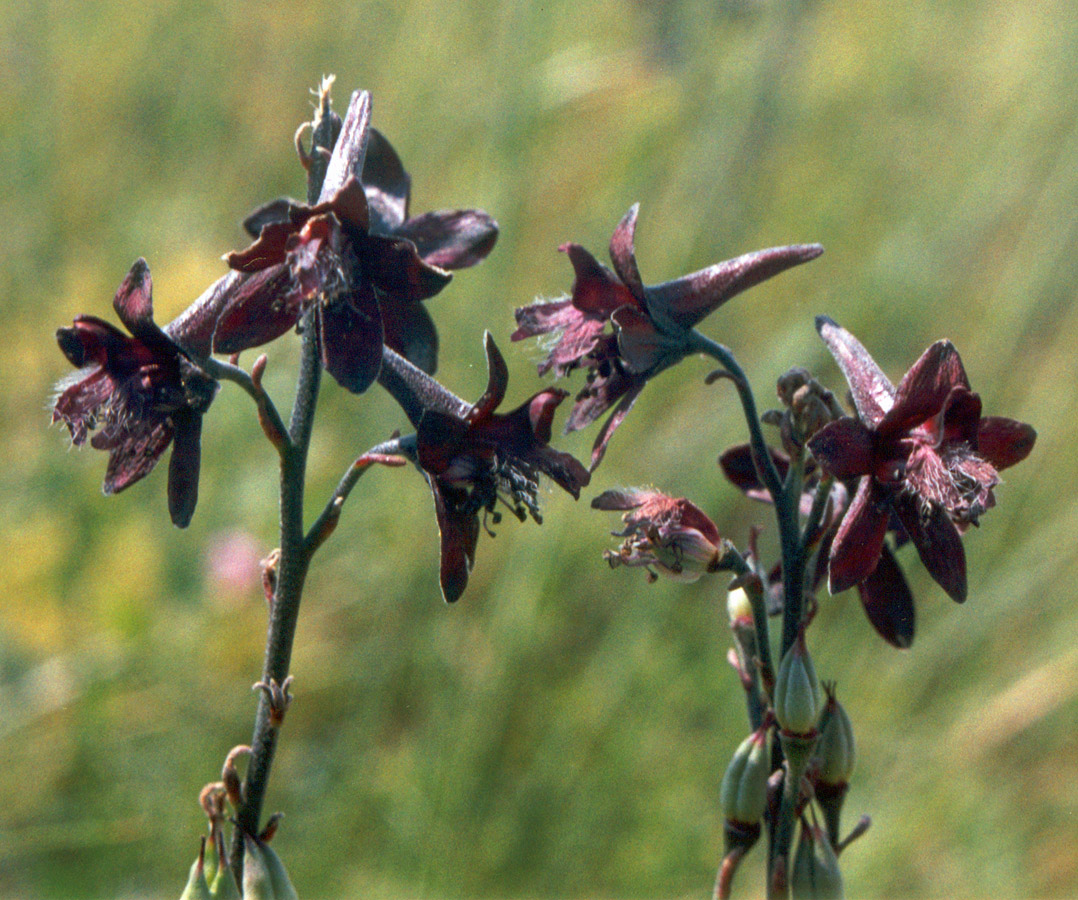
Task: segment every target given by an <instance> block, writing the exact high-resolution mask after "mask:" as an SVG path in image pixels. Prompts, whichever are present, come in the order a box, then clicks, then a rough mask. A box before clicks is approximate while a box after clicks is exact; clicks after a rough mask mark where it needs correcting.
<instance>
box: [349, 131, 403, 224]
mask: <svg viewBox="0 0 1078 900" xmlns="http://www.w3.org/2000/svg"><path fill="white" fill-rule="evenodd" d="M360 181H362V182H363V187H364V188H365V189H366V191H367V202H368V203H370V205H371V212H372V213H373V214H374V218H375V225H374V230H375V231H378V232H380V233H381V234H393V233H394V232H395V231H396V230H397V229H398V228H399V227H400V226H401V225H403V224H404V222H405V220H406V219H407V218H408V195H409V194H410V193H411V190H412V179H411V178H410V177H409V175H408V172H407V171H405V168H404V163H402V162H401V158H400V157H399V156H398V155H397V151H396V150H394V149H393V145H392V144H390V143H389V141H388V140H386V138H385V136H384V135H383V134H382V133H381V132H380V131H379V130H378V129H377V128H372V129H371V130H370V137H369V139H368V141H367V157H366V159H365V160H364V161H363V174H362V176H361V178H360Z"/></svg>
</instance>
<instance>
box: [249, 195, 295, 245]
mask: <svg viewBox="0 0 1078 900" xmlns="http://www.w3.org/2000/svg"><path fill="white" fill-rule="evenodd" d="M301 206H302V204H300V203H298V202H297V201H295V200H293V199H292V198H291V197H277V198H275V199H273V200H270V201H269V202H268V203H263V204H262V205H261V206H260V207H258V208H257V209H254V210H252V211H251V212H250V213H248V215H247V217H246V218H245V219H244V220H243V230H244V231H246V232H247V233H248V234H249V235H250V236H251V237H253V238H257V237H258V236H259V235H260V234H261V233H262V229H263V228H265V227H266V226H267V225H273V224H275V223H279V222H287V221H289V220H290V219H291V218H292V213H293V211H294V210H296V209H299V208H300V207H301Z"/></svg>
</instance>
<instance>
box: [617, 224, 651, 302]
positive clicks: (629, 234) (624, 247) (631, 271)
mask: <svg viewBox="0 0 1078 900" xmlns="http://www.w3.org/2000/svg"><path fill="white" fill-rule="evenodd" d="M639 212H640V204H639V203H634V204H633V205H632V206H630V207H629V211H628V212H627V213H625V215H624V216H623V217H622V219H621V221H620V222H618V227H617V228H615V229H614V234H613V236H612V237H611V238H610V261H611V262H612V263H613V264H614V271H615V272H617V273H618V278H620V279H621V282H622V284H624V285H625V287H627V288H628V289H629V290H630V291H631V292H632V294H633V296H635V297H637V298H638V299H643V297H644V282H643V281H642V280H641V278H640V270H639V269H638V268H637V265H636V248H635V235H636V217H637V215H638V214H639Z"/></svg>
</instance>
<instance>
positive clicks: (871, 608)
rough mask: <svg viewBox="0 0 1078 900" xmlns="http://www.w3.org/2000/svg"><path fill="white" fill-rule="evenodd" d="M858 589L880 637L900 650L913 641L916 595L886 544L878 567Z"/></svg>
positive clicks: (866, 611) (870, 620)
mask: <svg viewBox="0 0 1078 900" xmlns="http://www.w3.org/2000/svg"><path fill="white" fill-rule="evenodd" d="M857 591H858V593H859V594H860V595H861V603H862V605H863V606H864V608H865V613H866V614H867V615H868V620H869V622H871V623H872V627H873V628H875V629H876V631H877V632H878V633H879V635H880V637H882V638H883V639H884V640H885V641H887V643H889V644H891V645H892V646H895V647H898V648H899V649H905V648H907V647H909V646H911V645H912V644H913V634H914V624H915V620H916V616H915V613H914V608H913V594H912V593H911V592H910V588H909V585H908V584H907V583H906V576H905V575H903V574H902V569H901V568H899V565H898V561H897V560H896V559H895V557H894V554H893V553H891V550H890V548H888V546H887V545H886V544H884V545H883V552H882V553H880V560H879V562H878V563H877V564H876V568H875V569H873V570H872V572H871V573H870V574H869V576H868V577H867V578H865V579H864V581H862V582H861V583H860V584H858V585H857Z"/></svg>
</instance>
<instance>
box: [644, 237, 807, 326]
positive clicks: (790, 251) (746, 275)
mask: <svg viewBox="0 0 1078 900" xmlns="http://www.w3.org/2000/svg"><path fill="white" fill-rule="evenodd" d="M821 253H823V247H822V246H820V245H819V244H794V245H791V246H788V247H771V248H769V249H767V250H757V251H755V252H753V253H745V254H744V255H742V256H738V257H736V258H735V259H728V260H726V261H725V262H721V263H717V264H716V265H714V266H710V267H708V268H706V269H701V270H700V271H699V272H693V273H692V274H691V275H685V276H683V277H681V278H678V279H675V280H674V281H667V282H665V283H663V284H657V285H654V286H652V287H649V288H647V289H645V291H644V296H645V299H646V302H647V307H648V312H650V313H651V314H652V315H654V316H655V317H656V318H657V319H659V320H666V321H670V322H673V323H674V324H675V325H678V326H679V327H681V328H692V327H693V326H694V325H696V324H697V323H698V322H700V321H701V320H702V319H703V318H704V317H705V316H707V315H710V314H711V313H712V312H714V311H715V310H716V309H718V308H719V307H720V306H722V304H724V303H725V302H726V301H727V300H729V299H730V298H731V297H734V296H735V295H737V294H740V293H741V292H742V291H745V290H748V289H749V288H750V287H753V286H755V285H757V284H759V283H760V282H761V281H766V280H767V279H769V278H773V277H774V276H775V275H778V274H779V273H780V272H785V271H786V270H787V269H791V268H793V267H794V266H799V265H801V263H805V262H808V261H809V260H812V259H815V258H816V257H817V256H819V255H820V254H821Z"/></svg>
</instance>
